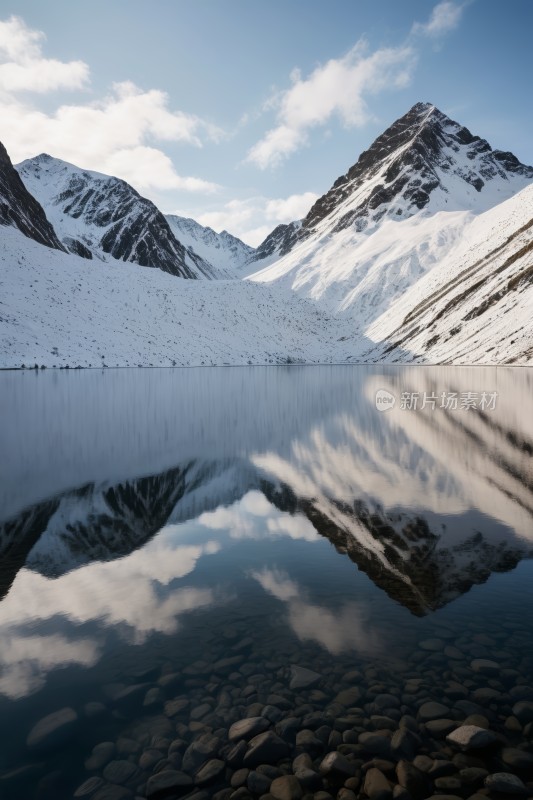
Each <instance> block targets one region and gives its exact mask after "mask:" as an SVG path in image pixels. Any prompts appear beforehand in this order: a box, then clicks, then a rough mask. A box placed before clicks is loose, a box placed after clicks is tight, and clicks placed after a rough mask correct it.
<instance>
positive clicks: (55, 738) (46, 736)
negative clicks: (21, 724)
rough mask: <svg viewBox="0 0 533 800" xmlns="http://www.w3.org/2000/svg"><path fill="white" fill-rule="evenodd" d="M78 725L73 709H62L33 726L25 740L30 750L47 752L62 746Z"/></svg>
mask: <svg viewBox="0 0 533 800" xmlns="http://www.w3.org/2000/svg"><path fill="white" fill-rule="evenodd" d="M77 723H78V715H77V713H76V712H75V711H74V709H73V708H62V709H60V710H59V711H54V713H53V714H48V716H46V717H43V719H41V720H39V722H38V723H37V724H36V725H34V726H33V728H32V729H31V731H30V732H29V734H28V738H27V739H26V744H27V745H28V747H29V748H30V749H31V750H47V749H49V748H54V747H58V746H60V745H62V744H64V743H65V742H66V741H68V739H69V738H70V736H71V735H72V733H73V731H74V729H75V727H76V725H77Z"/></svg>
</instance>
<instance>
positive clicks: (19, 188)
mask: <svg viewBox="0 0 533 800" xmlns="http://www.w3.org/2000/svg"><path fill="white" fill-rule="evenodd" d="M0 225H12V226H13V227H15V228H18V229H19V231H21V232H22V233H23V234H24V236H28V237H29V238H30V239H34V240H35V241H36V242H39V244H44V245H46V247H53V248H55V249H56V250H65V247H63V245H62V244H61V242H60V241H59V239H58V237H57V235H56V232H55V231H54V228H53V227H52V225H51V224H50V222H49V221H48V219H47V217H46V214H45V212H44V210H43V208H42V206H41V205H40V204H39V203H38V202H37V200H36V199H35V198H34V197H32V195H31V194H30V193H29V192H28V190H27V189H26V187H25V185H24V183H23V182H22V180H21V179H20V175H19V174H18V172H17V170H16V169H15V168H14V166H13V164H12V163H11V159H10V158H9V156H8V154H7V151H6V149H5V147H4V145H3V144H1V143H0Z"/></svg>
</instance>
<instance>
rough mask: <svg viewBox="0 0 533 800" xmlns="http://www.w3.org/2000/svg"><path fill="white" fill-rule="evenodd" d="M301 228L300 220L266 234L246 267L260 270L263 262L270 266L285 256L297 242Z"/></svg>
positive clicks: (280, 226)
mask: <svg viewBox="0 0 533 800" xmlns="http://www.w3.org/2000/svg"><path fill="white" fill-rule="evenodd" d="M301 227H302V223H301V221H300V220H297V221H296V222H289V223H288V224H287V225H278V226H277V227H276V228H274V230H273V231H272V232H271V233H269V234H268V236H267V237H266V239H264V240H263V241H262V242H261V244H260V245H259V247H258V248H257V249H256V251H255V253H254V254H253V256H252V257H251V258H250V260H249V261H248V262H247V263H248V265H254V264H255V268H256V269H261V268H262V267H263V266H265V262H266V263H269V264H271V263H272V262H273V261H275V260H276V259H278V258H281V257H282V256H284V255H286V254H287V253H288V252H290V251H291V250H292V248H293V247H294V245H295V244H296V242H297V241H298V234H299V231H300V229H301Z"/></svg>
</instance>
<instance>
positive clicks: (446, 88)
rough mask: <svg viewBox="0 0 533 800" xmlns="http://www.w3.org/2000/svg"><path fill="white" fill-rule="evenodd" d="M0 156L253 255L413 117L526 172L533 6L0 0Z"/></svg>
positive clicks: (521, 0)
mask: <svg viewBox="0 0 533 800" xmlns="http://www.w3.org/2000/svg"><path fill="white" fill-rule="evenodd" d="M0 20H1V23H0V106H1V107H0V114H1V116H0V119H1V125H0V140H1V141H3V142H4V144H5V145H6V147H7V149H8V151H9V152H10V154H11V156H12V158H13V160H14V161H19V160H22V159H23V158H27V157H30V156H32V155H36V154H37V153H39V152H42V151H45V152H49V153H50V154H51V155H55V156H58V157H60V158H65V159H66V160H69V161H72V162H74V163H76V164H78V165H79V166H82V167H86V168H90V169H96V170H100V171H103V172H108V173H112V174H116V175H118V176H119V177H122V178H124V179H126V180H128V181H129V182H130V183H132V184H133V185H134V186H135V188H137V189H138V190H139V191H140V192H141V193H142V194H144V195H145V196H148V197H150V198H151V199H153V200H154V201H155V202H156V203H157V204H158V205H159V207H160V208H161V209H162V210H163V211H165V212H175V213H179V214H182V215H186V216H193V217H195V218H196V219H198V220H199V221H200V222H202V223H203V224H209V225H211V226H213V227H214V228H215V229H216V230H221V229H222V228H226V229H228V230H230V231H231V232H232V233H236V234H237V235H240V236H242V237H243V238H245V240H246V241H249V242H250V243H252V244H257V243H258V242H259V241H260V240H261V239H262V238H263V237H264V235H266V233H268V232H269V231H270V230H271V229H272V228H273V227H275V225H276V224H278V223H279V222H288V221H290V220H291V219H294V218H297V217H299V216H303V214H305V212H306V211H307V210H308V208H309V206H310V205H311V203H312V202H313V200H314V198H315V197H316V196H318V195H320V194H321V193H323V192H324V191H326V190H327V189H328V188H329V187H330V185H331V184H332V183H333V181H334V180H335V178H337V177H338V176H339V175H341V174H343V173H344V172H346V170H347V169H348V168H349V167H350V166H351V165H352V164H353V163H354V162H355V161H356V160H357V157H358V155H359V154H360V152H361V151H362V150H364V149H365V148H366V147H368V146H369V144H370V143H371V142H372V141H373V139H374V138H375V137H376V136H377V135H378V134H379V133H381V132H382V130H383V129H384V128H385V127H387V125H389V124H390V123H391V122H393V121H394V119H396V118H397V117H399V116H401V115H402V114H403V113H405V112H406V111H407V110H408V109H409V108H410V107H411V106H412V105H413V104H414V103H416V102H418V101H419V100H424V101H430V102H432V103H434V104H435V105H437V106H438V107H439V108H440V109H441V110H443V111H445V112H446V113H448V114H449V115H450V116H452V117H453V118H455V119H457V120H458V121H460V122H462V123H463V124H465V125H466V126H467V127H468V128H470V130H472V132H474V133H477V134H479V135H481V136H483V137H485V138H486V139H488V140H489V142H490V143H491V144H492V145H493V146H495V147H498V148H500V149H504V150H511V151H513V152H514V153H515V154H516V155H517V156H518V157H519V158H520V159H521V160H522V161H524V162H526V163H529V164H532V163H533V141H532V138H531V129H532V123H533V107H532V104H531V67H530V61H531V57H530V35H531V30H532V29H533V3H531V2H530V0H513V3H512V4H504V3H503V2H501V0H466V2H460V0H457V2H456V1H455V0H444V2H440V3H439V2H426V0H402V2H398V0H381V2H379V3H376V2H375V0H371V1H369V0H357V2H356V0H331V1H330V2H325V0H290V1H289V2H287V0H284V2H281V0H158V2H157V3H150V4H149V3H147V2H145V1H144V0H142V1H141V0H111V2H110V1H109V0H107V2H102V1H101V0H92V2H91V3H81V2H75V3H73V2H72V1H71V0H53V2H50V3H43V2H42V0H17V1H16V2H6V1H5V0H0Z"/></svg>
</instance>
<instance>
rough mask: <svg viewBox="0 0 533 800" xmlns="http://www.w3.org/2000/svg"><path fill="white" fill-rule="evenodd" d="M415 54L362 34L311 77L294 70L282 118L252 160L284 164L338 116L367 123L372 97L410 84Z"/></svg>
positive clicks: (280, 103)
mask: <svg viewBox="0 0 533 800" xmlns="http://www.w3.org/2000/svg"><path fill="white" fill-rule="evenodd" d="M415 60H416V59H415V54H414V51H413V49H412V47H410V46H408V45H406V46H402V47H397V48H381V49H379V50H376V51H375V52H373V53H371V52H369V47H368V44H367V42H366V41H365V40H363V39H362V40H360V41H359V42H357V44H356V45H355V46H354V47H353V48H352V49H351V50H350V51H349V52H348V53H347V54H346V55H344V56H342V57H341V58H338V59H331V60H330V61H328V62H327V63H326V64H323V65H321V66H318V67H317V68H316V69H315V70H314V71H313V72H312V73H311V74H310V75H309V76H308V77H307V78H303V77H302V76H301V73H300V72H299V71H298V70H293V72H292V74H291V81H292V85H291V86H290V88H289V89H287V90H285V91H283V92H281V93H280V94H279V95H278V97H277V101H276V102H277V107H278V111H277V121H278V124H277V125H276V127H274V128H272V129H271V130H269V131H268V132H267V133H266V134H265V136H264V137H263V138H262V139H261V140H260V141H259V142H257V144H255V145H254V146H253V147H252V148H251V149H250V151H249V152H248V156H247V160H248V161H249V162H252V163H254V164H256V165H257V166H258V167H260V168H261V169H265V168H267V167H270V166H273V165H276V164H279V163H280V162H281V161H282V160H283V159H285V158H287V157H288V156H289V155H291V154H292V153H294V152H295V151H297V150H299V149H300V148H301V147H302V146H303V145H305V144H306V143H307V141H308V133H309V131H310V129H312V128H314V127H317V126H320V125H324V124H326V123H327V122H328V121H329V120H330V119H331V118H332V117H335V116H336V117H338V118H339V119H340V121H341V122H342V123H343V124H344V125H346V126H348V127H358V126H361V125H364V124H365V123H366V122H368V121H369V120H370V119H372V113H371V111H370V109H369V107H368V103H367V98H368V97H369V96H371V95H375V94H377V93H379V92H382V91H384V90H386V89H387V90H390V89H394V88H396V89H398V88H403V87H405V86H407V85H408V84H409V82H410V80H411V75H412V72H413V68H414V65H415Z"/></svg>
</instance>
